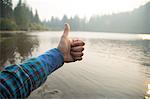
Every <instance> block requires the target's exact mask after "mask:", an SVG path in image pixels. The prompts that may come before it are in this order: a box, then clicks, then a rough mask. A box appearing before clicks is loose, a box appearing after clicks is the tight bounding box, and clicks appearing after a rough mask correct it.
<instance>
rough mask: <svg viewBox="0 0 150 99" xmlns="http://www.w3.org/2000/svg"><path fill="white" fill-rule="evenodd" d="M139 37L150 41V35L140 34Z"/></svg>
mask: <svg viewBox="0 0 150 99" xmlns="http://www.w3.org/2000/svg"><path fill="white" fill-rule="evenodd" d="M138 36H139V37H140V38H142V39H143V40H150V34H139V35H138ZM149 88H150V86H149Z"/></svg>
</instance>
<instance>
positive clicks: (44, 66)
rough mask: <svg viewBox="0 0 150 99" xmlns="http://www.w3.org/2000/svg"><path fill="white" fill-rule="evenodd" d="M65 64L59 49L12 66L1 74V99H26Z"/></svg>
mask: <svg viewBox="0 0 150 99" xmlns="http://www.w3.org/2000/svg"><path fill="white" fill-rule="evenodd" d="M63 64H64V58H63V55H62V53H61V52H60V51H59V49H57V48H54V49H52V50H49V51H47V52H46V53H44V54H42V55H40V56H38V57H37V58H31V59H28V60H26V61H24V62H23V63H22V64H18V65H10V66H7V67H5V68H4V69H3V70H2V71H1V72H0V98H25V97H28V96H29V95H30V93H31V92H32V91H33V90H34V89H36V88H38V87H39V86H40V85H41V84H43V83H44V82H45V81H46V79H47V76H48V75H49V74H51V73H52V72H53V71H55V70H56V69H58V68H59V67H61V66H62V65H63Z"/></svg>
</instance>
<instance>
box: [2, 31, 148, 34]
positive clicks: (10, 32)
mask: <svg viewBox="0 0 150 99" xmlns="http://www.w3.org/2000/svg"><path fill="white" fill-rule="evenodd" d="M44 31H54V30H31V31H21V30H18V31H16V30H15V31H9V30H8V31H5V30H0V33H30V32H44ZM72 32H96V33H98V32H97V31H72ZM101 32H102V31H101ZM101 32H99V33H101ZM102 33H105V32H102ZM106 33H110V34H111V33H119V34H150V33H130V32H129V33H127V32H106Z"/></svg>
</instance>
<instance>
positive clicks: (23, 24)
mask: <svg viewBox="0 0 150 99" xmlns="http://www.w3.org/2000/svg"><path fill="white" fill-rule="evenodd" d="M0 8H1V9H0V30H41V29H45V27H44V25H43V24H42V22H41V21H40V19H39V15H38V12H37V10H36V13H35V14H33V11H32V8H30V7H28V6H27V4H26V3H24V2H22V0H19V1H18V4H17V5H16V7H15V8H14V9H13V5H12V0H0Z"/></svg>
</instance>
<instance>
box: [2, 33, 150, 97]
mask: <svg viewBox="0 0 150 99" xmlns="http://www.w3.org/2000/svg"><path fill="white" fill-rule="evenodd" d="M61 35H62V32H61V31H58V32H51V31H46V32H31V33H1V34H0V65H1V68H3V67H2V66H6V65H9V64H13V63H20V62H22V61H23V60H25V59H28V58H30V57H36V56H38V55H40V54H42V53H43V52H45V51H46V50H49V49H51V48H55V47H57V44H58V42H59V38H60V37H61ZM69 36H70V38H80V39H82V40H84V42H85V43H86V45H85V51H84V57H83V60H82V61H80V62H75V63H69V64H64V66H63V67H61V68H60V69H58V70H57V71H55V72H54V73H52V74H51V75H50V76H49V77H48V79H47V81H46V83H45V84H44V85H43V86H42V87H40V88H39V89H37V90H35V91H34V92H33V93H32V94H31V95H30V96H29V98H45V99H46V98H47V99H144V96H145V95H146V94H147V92H148V90H150V34H121V33H95V32H71V33H70V34H69ZM148 86H149V88H148Z"/></svg>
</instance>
